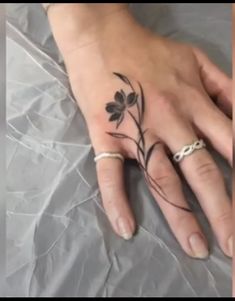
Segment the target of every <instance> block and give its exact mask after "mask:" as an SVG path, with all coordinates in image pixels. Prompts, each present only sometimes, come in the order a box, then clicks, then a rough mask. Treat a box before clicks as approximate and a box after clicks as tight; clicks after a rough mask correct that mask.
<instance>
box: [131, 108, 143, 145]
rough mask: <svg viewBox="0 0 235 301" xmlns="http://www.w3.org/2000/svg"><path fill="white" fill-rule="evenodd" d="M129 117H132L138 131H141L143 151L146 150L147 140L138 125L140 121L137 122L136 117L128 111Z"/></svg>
mask: <svg viewBox="0 0 235 301" xmlns="http://www.w3.org/2000/svg"><path fill="white" fill-rule="evenodd" d="M128 113H129V115H130V116H131V118H132V119H133V120H134V122H135V124H136V126H137V129H138V131H139V135H140V141H141V142H142V145H143V149H145V138H144V135H143V132H142V129H141V126H140V124H139V123H138V121H137V120H136V118H135V116H134V115H133V114H132V113H131V112H130V111H128Z"/></svg>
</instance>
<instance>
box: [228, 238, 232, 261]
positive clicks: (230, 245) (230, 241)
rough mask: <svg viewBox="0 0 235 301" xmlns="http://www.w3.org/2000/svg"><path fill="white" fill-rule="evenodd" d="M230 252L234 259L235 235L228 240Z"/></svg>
mask: <svg viewBox="0 0 235 301" xmlns="http://www.w3.org/2000/svg"><path fill="white" fill-rule="evenodd" d="M228 251H229V256H231V257H233V235H231V236H230V237H229V239H228Z"/></svg>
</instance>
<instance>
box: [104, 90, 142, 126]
mask: <svg viewBox="0 0 235 301" xmlns="http://www.w3.org/2000/svg"><path fill="white" fill-rule="evenodd" d="M137 98H138V95H137V94H136V93H135V92H131V93H130V94H128V95H126V93H125V92H124V91H123V90H122V89H121V90H120V92H119V91H118V92H116V93H115V95H114V100H115V101H113V102H109V103H107V105H106V111H107V112H108V113H110V114H111V116H110V118H109V121H117V126H116V128H118V127H119V125H120V124H121V123H122V121H123V119H124V114H125V110H126V109H127V108H130V107H132V106H134V105H135V103H136V102H137Z"/></svg>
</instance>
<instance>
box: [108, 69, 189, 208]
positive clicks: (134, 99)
mask: <svg viewBox="0 0 235 301" xmlns="http://www.w3.org/2000/svg"><path fill="white" fill-rule="evenodd" d="M114 75H115V76H117V77H118V78H119V79H120V80H122V81H123V82H124V83H125V84H126V85H128V86H129V88H131V90H132V91H131V92H130V93H125V92H124V90H123V89H121V90H120V91H117V92H116V93H115V95H114V101H112V102H109V103H107V104H106V107H105V110H106V112H107V113H109V114H110V116H109V121H110V122H116V129H118V128H119V126H120V125H121V123H122V122H123V120H124V118H125V116H126V115H127V116H129V117H130V118H131V119H132V121H133V122H134V124H135V126H136V128H137V131H138V134H139V137H138V139H135V138H133V137H130V136H128V135H127V134H125V133H117V132H107V134H108V135H110V136H112V137H113V138H117V139H128V140H130V141H132V142H133V143H134V144H135V145H136V147H137V160H138V163H139V166H140V168H141V169H142V170H143V171H144V174H145V178H146V181H147V183H148V184H149V186H150V187H151V188H152V189H153V190H154V191H155V192H157V193H158V195H160V196H161V197H162V199H163V200H164V201H166V202H167V203H169V204H171V205H172V206H174V207H176V208H179V209H182V210H184V211H188V212H191V210H190V209H188V208H185V207H181V206H179V205H176V204H174V203H173V202H171V201H170V200H168V199H167V197H166V195H165V193H164V191H163V190H162V188H161V187H160V185H159V184H158V183H157V182H156V181H155V179H154V178H153V177H152V176H151V175H150V174H149V172H148V166H149V162H150V160H151V156H152V154H153V151H154V149H155V148H156V146H157V145H158V144H159V143H160V142H159V141H157V142H155V143H153V144H152V145H150V146H147V144H146V141H145V140H146V139H145V136H146V135H145V134H146V132H147V129H146V130H143V129H142V123H143V118H144V112H145V97H144V91H143V88H142V86H141V84H140V83H138V86H139V92H138V93H137V92H136V91H135V89H134V88H133V86H132V84H131V82H130V80H129V79H128V78H127V77H126V76H124V75H122V74H120V73H116V72H114ZM134 108H136V110H137V116H136V115H135V114H134V113H133V109H134Z"/></svg>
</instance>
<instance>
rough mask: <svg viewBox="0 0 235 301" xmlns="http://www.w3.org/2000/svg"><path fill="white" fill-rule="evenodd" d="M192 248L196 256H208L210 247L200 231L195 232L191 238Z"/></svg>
mask: <svg viewBox="0 0 235 301" xmlns="http://www.w3.org/2000/svg"><path fill="white" fill-rule="evenodd" d="M189 243H190V245H191V249H192V251H193V254H194V256H195V257H196V258H206V257H208V255H209V251H208V248H207V246H206V243H205V241H204V239H203V238H202V236H201V235H200V234H199V233H194V234H192V235H191V236H190V238H189Z"/></svg>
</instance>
